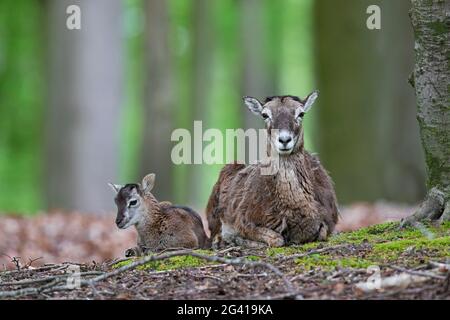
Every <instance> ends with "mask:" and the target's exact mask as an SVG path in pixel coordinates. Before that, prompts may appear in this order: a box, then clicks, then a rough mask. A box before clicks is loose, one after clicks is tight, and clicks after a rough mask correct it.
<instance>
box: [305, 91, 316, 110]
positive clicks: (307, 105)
mask: <svg viewBox="0 0 450 320" xmlns="http://www.w3.org/2000/svg"><path fill="white" fill-rule="evenodd" d="M318 96H319V91H317V90H315V91H313V92H311V93H310V94H309V95H308V96H307V97H306V98H305V100H304V102H303V111H304V112H308V111H309V109H311V107H312V105H313V103H314V101H316V99H317V97H318Z"/></svg>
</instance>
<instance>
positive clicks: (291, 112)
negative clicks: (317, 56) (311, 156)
mask: <svg viewBox="0 0 450 320" xmlns="http://www.w3.org/2000/svg"><path fill="white" fill-rule="evenodd" d="M316 98H317V92H316V91H314V92H313V93H311V94H310V95H309V96H308V97H306V98H305V99H304V100H301V99H300V98H298V97H294V96H275V97H269V98H266V101H265V103H264V105H263V104H261V103H260V102H259V101H258V100H257V99H255V98H251V97H245V98H244V102H245V104H246V105H247V107H248V108H249V109H250V110H251V111H252V112H253V113H255V114H259V115H261V116H262V117H263V119H264V121H265V122H266V128H267V130H268V137H269V139H270V143H271V145H272V147H273V148H274V149H275V150H276V152H277V153H278V154H279V155H289V154H291V153H292V152H293V151H294V150H296V147H297V146H298V145H300V144H302V143H303V129H302V120H303V116H304V115H305V113H306V112H307V111H308V110H309V109H310V107H311V105H312V104H313V103H314V101H315V99H316Z"/></svg>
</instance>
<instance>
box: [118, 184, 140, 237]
mask: <svg viewBox="0 0 450 320" xmlns="http://www.w3.org/2000/svg"><path fill="white" fill-rule="evenodd" d="M141 194H142V193H141V191H140V190H139V185H137V184H127V185H125V186H124V187H122V188H121V189H120V190H119V191H118V192H117V195H116V197H115V199H114V201H115V202H116V205H117V217H116V225H117V227H118V228H120V229H126V228H128V227H130V226H133V225H136V224H138V223H139V222H140V221H141V218H142V217H143V215H144V214H145V205H144V201H143V199H142V196H141Z"/></svg>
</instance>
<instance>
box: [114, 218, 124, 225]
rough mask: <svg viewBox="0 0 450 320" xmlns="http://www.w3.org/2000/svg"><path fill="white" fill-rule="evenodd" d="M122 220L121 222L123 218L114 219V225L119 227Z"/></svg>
mask: <svg viewBox="0 0 450 320" xmlns="http://www.w3.org/2000/svg"><path fill="white" fill-rule="evenodd" d="M122 220H123V217H120V218H119V217H117V218H116V225H119V224H120V223H121V222H122Z"/></svg>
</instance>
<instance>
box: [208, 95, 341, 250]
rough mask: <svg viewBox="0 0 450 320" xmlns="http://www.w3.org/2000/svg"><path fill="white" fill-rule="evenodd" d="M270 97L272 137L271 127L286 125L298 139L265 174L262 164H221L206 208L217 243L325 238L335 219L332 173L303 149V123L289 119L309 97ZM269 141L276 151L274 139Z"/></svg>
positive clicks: (295, 241) (271, 243) (279, 243)
mask: <svg viewBox="0 0 450 320" xmlns="http://www.w3.org/2000/svg"><path fill="white" fill-rule="evenodd" d="M266 101H267V102H266V103H265V104H264V106H262V108H263V109H264V108H270V109H271V111H272V115H273V119H272V121H271V122H268V125H267V129H268V139H269V141H270V139H271V130H272V129H282V128H285V127H289V128H290V129H291V130H292V131H293V132H295V136H296V138H297V141H296V142H295V146H294V147H293V150H292V152H291V153H290V154H288V155H280V157H279V170H278V172H277V173H276V174H274V175H262V174H261V171H260V170H261V166H262V165H261V164H253V165H243V164H229V165H226V166H225V167H224V168H223V169H222V171H221V173H220V175H219V179H218V181H217V183H216V184H215V186H214V187H213V191H212V194H211V196H210V199H209V202H208V205H207V209H206V215H207V219H208V223H209V226H210V230H211V238H214V242H215V244H216V245H218V244H220V243H222V241H224V242H225V243H237V244H244V245H253V244H256V243H255V241H256V242H259V243H261V242H262V243H265V244H267V245H269V246H283V245H285V244H300V243H304V242H309V241H315V240H326V238H327V237H328V235H329V234H330V233H331V232H332V231H333V230H334V227H335V224H336V223H337V220H338V216H339V213H338V208H337V200H336V196H335V192H334V188H333V184H332V181H331V178H330V177H329V175H328V174H327V172H326V171H325V169H324V168H323V166H322V165H321V164H320V161H319V159H318V158H317V157H316V156H314V155H311V154H310V153H308V152H307V151H306V150H305V149H304V145H303V144H304V143H303V130H302V127H301V123H300V124H299V125H298V126H297V125H295V124H291V123H288V122H289V121H292V119H294V113H295V111H294V110H295V109H296V108H299V107H300V108H301V107H302V105H303V106H304V105H305V103H306V100H305V101H302V100H300V99H298V98H297V97H292V96H283V97H271V98H268V100H266ZM263 109H261V110H263ZM300 122H301V121H300ZM268 145H270V148H271V150H270V152H276V151H275V150H274V147H273V146H272V143H268ZM248 240H250V241H248Z"/></svg>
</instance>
